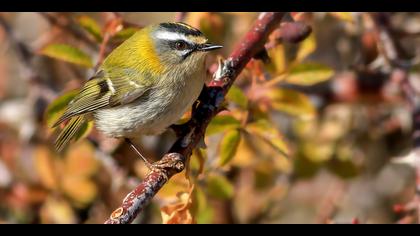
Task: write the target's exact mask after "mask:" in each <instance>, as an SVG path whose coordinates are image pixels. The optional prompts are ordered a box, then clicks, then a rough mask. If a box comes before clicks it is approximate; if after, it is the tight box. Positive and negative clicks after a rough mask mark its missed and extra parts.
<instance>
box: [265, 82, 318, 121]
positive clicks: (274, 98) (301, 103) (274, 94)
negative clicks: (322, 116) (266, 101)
mask: <svg viewBox="0 0 420 236" xmlns="http://www.w3.org/2000/svg"><path fill="white" fill-rule="evenodd" d="M267 96H268V97H269V98H270V99H271V106H272V107H273V109H275V110H278V111H281V112H285V113H287V114H289V115H293V116H299V117H302V118H308V117H313V116H314V115H315V112H316V109H315V107H314V105H313V104H312V102H311V100H310V99H309V97H308V96H306V95H305V94H303V93H300V92H297V91H294V90H291V89H279V88H273V89H272V90H271V91H269V92H268V93H267Z"/></svg>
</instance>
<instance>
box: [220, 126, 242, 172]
mask: <svg viewBox="0 0 420 236" xmlns="http://www.w3.org/2000/svg"><path fill="white" fill-rule="evenodd" d="M240 140H241V133H240V131H239V130H237V129H234V130H229V131H228V132H226V134H225V135H224V136H223V138H222V141H221V142H220V159H219V165H220V166H223V165H226V164H227V163H229V161H230V160H232V158H233V157H234V156H235V153H236V150H237V149H238V145H239V142H240Z"/></svg>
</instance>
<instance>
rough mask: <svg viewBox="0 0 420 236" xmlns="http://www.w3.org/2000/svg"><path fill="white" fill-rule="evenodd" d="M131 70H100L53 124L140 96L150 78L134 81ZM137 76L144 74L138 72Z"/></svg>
mask: <svg viewBox="0 0 420 236" xmlns="http://www.w3.org/2000/svg"><path fill="white" fill-rule="evenodd" d="M129 73H133V72H130V70H129V69H128V70H125V69H122V68H121V69H118V68H113V71H112V73H106V72H104V71H99V72H98V73H96V75H95V76H93V77H92V78H91V79H90V80H89V81H88V82H86V84H85V85H84V86H83V88H82V89H81V90H80V92H79V93H78V94H77V95H76V97H75V98H74V99H73V100H72V101H71V102H70V104H69V105H68V107H67V110H66V111H65V112H64V114H63V115H62V116H61V117H60V119H59V120H58V121H57V122H56V123H55V124H54V125H53V127H56V126H57V125H59V124H61V123H62V122H64V121H65V120H67V119H69V118H71V117H74V116H78V115H82V114H85V113H89V112H92V111H95V110H98V109H100V108H105V107H115V106H118V105H123V104H127V103H130V102H132V101H133V100H135V99H137V98H138V97H140V96H141V95H142V94H144V92H146V91H147V88H150V84H149V86H148V85H147V83H150V80H149V81H147V80H145V79H139V80H138V81H141V82H133V81H132V80H131V79H130V78H132V77H130V76H132V75H130V74H129ZM136 76H142V75H140V74H137V75H136Z"/></svg>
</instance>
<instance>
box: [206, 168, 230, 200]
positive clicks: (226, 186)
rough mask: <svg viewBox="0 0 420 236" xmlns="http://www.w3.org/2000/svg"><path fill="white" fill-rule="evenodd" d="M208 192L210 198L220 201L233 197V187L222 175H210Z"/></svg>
mask: <svg viewBox="0 0 420 236" xmlns="http://www.w3.org/2000/svg"><path fill="white" fill-rule="evenodd" d="M207 191H208V193H209V195H210V196H212V197H215V198H218V199H229V198H232V197H233V194H234V188H233V185H232V184H231V183H230V182H229V180H227V179H226V177H224V176H222V175H215V174H213V175H210V176H208V177H207Z"/></svg>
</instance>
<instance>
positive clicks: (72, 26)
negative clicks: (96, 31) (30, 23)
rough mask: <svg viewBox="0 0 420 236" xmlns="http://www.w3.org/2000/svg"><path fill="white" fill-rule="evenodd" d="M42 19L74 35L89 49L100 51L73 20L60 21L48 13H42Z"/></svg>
mask: <svg viewBox="0 0 420 236" xmlns="http://www.w3.org/2000/svg"><path fill="white" fill-rule="evenodd" d="M39 14H41V16H42V17H44V18H45V19H46V20H47V21H48V22H49V23H50V24H51V25H55V26H57V27H59V28H60V29H62V30H64V31H66V32H67V33H69V34H70V35H72V36H73V37H74V38H76V39H78V40H80V41H83V42H84V43H86V44H87V45H88V46H89V47H91V48H93V49H98V45H97V43H96V42H95V41H94V40H93V39H91V38H89V37H88V36H87V35H86V34H84V33H83V32H82V31H81V30H80V29H79V28H78V26H77V24H76V23H74V22H73V21H72V20H71V19H67V22H63V21H60V19H59V18H58V17H57V16H55V15H53V14H50V13H46V12H40V13H39Z"/></svg>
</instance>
